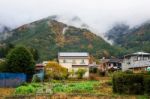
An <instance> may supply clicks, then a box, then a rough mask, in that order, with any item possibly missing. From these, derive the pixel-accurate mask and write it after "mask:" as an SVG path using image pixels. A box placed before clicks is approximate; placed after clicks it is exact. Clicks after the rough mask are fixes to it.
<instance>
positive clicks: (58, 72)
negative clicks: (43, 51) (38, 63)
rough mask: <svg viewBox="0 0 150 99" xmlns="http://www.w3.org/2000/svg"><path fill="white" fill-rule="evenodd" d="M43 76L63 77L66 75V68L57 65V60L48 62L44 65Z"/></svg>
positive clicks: (48, 77)
mask: <svg viewBox="0 0 150 99" xmlns="http://www.w3.org/2000/svg"><path fill="white" fill-rule="evenodd" d="M45 76H46V78H47V79H49V80H50V79H57V80H59V79H65V78H67V77H68V71H67V69H66V68H64V67H62V66H61V65H59V64H58V63H57V62H54V61H52V62H48V64H47V65H46V66H45Z"/></svg>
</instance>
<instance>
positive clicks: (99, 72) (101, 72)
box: [98, 70, 106, 77]
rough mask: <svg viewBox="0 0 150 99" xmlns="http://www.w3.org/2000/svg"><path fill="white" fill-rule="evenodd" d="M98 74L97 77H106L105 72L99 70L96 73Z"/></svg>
mask: <svg viewBox="0 0 150 99" xmlns="http://www.w3.org/2000/svg"><path fill="white" fill-rule="evenodd" d="M98 74H99V76H102V77H104V76H105V75H106V71H101V70H99V71H98Z"/></svg>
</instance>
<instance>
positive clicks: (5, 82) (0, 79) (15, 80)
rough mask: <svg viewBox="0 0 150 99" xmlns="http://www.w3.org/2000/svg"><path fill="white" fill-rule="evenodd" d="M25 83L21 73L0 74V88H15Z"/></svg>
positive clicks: (24, 76) (24, 77)
mask: <svg viewBox="0 0 150 99" xmlns="http://www.w3.org/2000/svg"><path fill="white" fill-rule="evenodd" d="M24 82H26V75H25V74H23V73H0V87H17V86H19V85H20V84H22V83H24Z"/></svg>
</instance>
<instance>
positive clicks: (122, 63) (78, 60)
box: [36, 52, 150, 78]
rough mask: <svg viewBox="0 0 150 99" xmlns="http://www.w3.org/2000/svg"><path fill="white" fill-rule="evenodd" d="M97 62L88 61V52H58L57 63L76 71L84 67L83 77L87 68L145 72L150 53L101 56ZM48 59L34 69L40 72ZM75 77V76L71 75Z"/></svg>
mask: <svg viewBox="0 0 150 99" xmlns="http://www.w3.org/2000/svg"><path fill="white" fill-rule="evenodd" d="M99 62H100V63H99V64H96V63H95V62H90V55H89V53H88V52H59V53H58V63H59V64H60V65H61V66H63V67H65V68H67V69H68V71H72V70H73V71H77V70H78V69H85V70H86V73H85V74H84V76H83V77H85V78H87V77H89V74H90V73H89V69H90V68H93V67H95V68H97V69H99V70H101V71H104V72H105V71H117V70H122V71H127V70H130V71H133V72H134V73H139V72H145V71H147V70H149V68H150V53H145V52H136V53H132V54H128V55H125V56H124V57H123V58H122V59H118V58H111V59H105V58H102V59H100V60H99ZM47 63H48V61H44V62H43V63H42V64H37V65H36V71H37V72H40V71H43V70H44V66H46V64H47ZM72 77H75V76H72Z"/></svg>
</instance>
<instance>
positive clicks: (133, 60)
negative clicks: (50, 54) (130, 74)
mask: <svg viewBox="0 0 150 99" xmlns="http://www.w3.org/2000/svg"><path fill="white" fill-rule="evenodd" d="M146 61H149V56H131V57H129V58H125V59H124V60H123V63H122V70H123V71H126V70H128V69H129V68H130V67H132V66H133V65H134V64H137V63H139V64H140V65H141V66H142V63H144V62H146ZM143 66H144V64H143Z"/></svg>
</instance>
